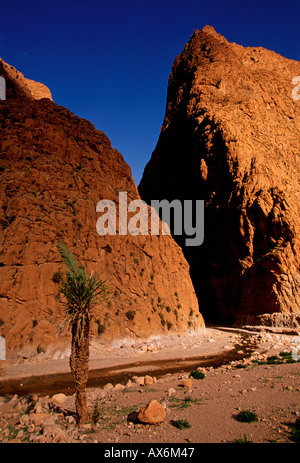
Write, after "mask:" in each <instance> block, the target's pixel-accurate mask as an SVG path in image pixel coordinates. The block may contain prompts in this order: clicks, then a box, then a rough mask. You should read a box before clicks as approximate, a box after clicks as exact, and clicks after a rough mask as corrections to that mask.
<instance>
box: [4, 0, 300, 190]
mask: <svg viewBox="0 0 300 463" xmlns="http://www.w3.org/2000/svg"><path fill="white" fill-rule="evenodd" d="M299 20H300V7H299V2H298V1H296V0H289V2H284V1H277V0H273V1H270V0H266V1H264V0H261V1H258V0H248V1H247V2H245V1H236V0H228V1H225V0H215V1H209V0H206V1H203V0H172V1H170V0H151V1H149V0H140V1H137V0H126V1H121V0H85V1H79V0H60V1H57V0H51V1H44V0H7V1H5V0H0V56H1V58H2V59H4V61H6V62H8V63H9V64H11V65H13V66H15V67H16V68H17V69H18V70H19V71H21V72H22V73H23V74H24V75H25V77H28V78H30V79H33V80H36V81H39V82H43V83H44V84H46V85H47V86H48V87H49V88H50V90H51V92H52V95H53V99H54V101H55V102H56V103H57V104H59V105H62V106H65V107H67V108H69V109H70V110H71V111H72V112H74V113H75V114H76V115H78V116H80V117H84V118H86V119H88V120H90V121H91V122H92V123H93V124H94V125H95V127H96V128H97V129H101V130H103V131H104V132H105V133H106V134H107V136H108V137H109V138H110V140H111V142H112V145H113V146H114V147H115V148H117V149H118V150H119V151H120V152H121V153H122V154H123V156H124V158H125V160H126V161H127V162H128V163H129V165H130V166H131V169H132V173H133V177H134V179H135V181H136V183H137V184H138V183H139V181H140V178H141V176H142V173H143V169H144V167H145V165H146V163H147V162H148V160H149V159H150V156H151V154H152V151H153V150H154V148H155V145H156V142H157V140H158V137H159V132H160V127H161V124H162V122H163V117H164V112H165V103H166V94H167V83H168V77H169V75H170V72H171V67H172V64H173V61H174V59H175V57H176V56H177V55H178V54H179V53H180V52H181V51H182V49H183V47H184V45H185V43H186V42H187V41H188V40H189V38H190V36H191V35H192V33H193V32H194V30H195V29H202V27H203V26H205V25H206V24H209V25H212V26H214V28H215V29H216V31H217V32H219V33H220V34H222V35H224V36H225V37H226V38H227V39H228V40H229V41H231V42H236V43H239V44H241V45H244V46H263V47H266V48H268V49H271V50H274V51H276V52H277V53H280V54H282V55H283V56H286V57H287V58H291V59H296V60H300V32H299V31H300V22H299Z"/></svg>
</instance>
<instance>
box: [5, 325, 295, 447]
mask: <svg viewBox="0 0 300 463" xmlns="http://www.w3.org/2000/svg"><path fill="white" fill-rule="evenodd" d="M298 335H299V333H297V331H291V330H280V329H277V330H276V329H271V328H264V327H260V328H253V329H251V327H250V329H245V330H237V329H229V328H222V327H216V328H211V327H209V328H205V329H203V330H202V331H201V332H199V333H198V334H197V335H196V334H189V335H187V336H169V337H166V338H163V337H157V338H155V337H153V338H152V339H148V340H146V341H139V342H136V343H135V344H132V343H131V342H130V340H123V341H120V342H115V343H114V344H112V345H110V346H104V345H102V346H101V345H97V344H96V343H95V342H93V341H92V343H91V354H90V379H89V383H88V389H87V398H88V404H89V411H90V418H91V419H90V421H88V422H87V423H86V424H84V425H81V426H78V425H77V424H76V422H75V419H74V412H75V398H74V390H73V386H72V377H71V376H70V373H69V366H68V358H67V356H66V357H65V358H61V359H55V360H53V359H52V360H50V359H45V358H43V357H41V358H40V359H39V358H38V357H37V358H35V359H31V360H28V359H27V360H26V359H25V360H23V361H22V362H18V363H16V362H13V361H6V362H2V363H1V365H0V366H1V367H2V374H1V376H0V442H2V443H4V442H7V443H23V442H32V443H34V442H37V443H43V442H47V443H48V442H49V443H56V442H66V443H75V442H78V443H93V442H100V443H111V444H117V443H128V444H134V443H164V444H166V443H172V445H175V444H177V443H183V444H186V443H235V442H253V443H271V442H277V443H293V442H295V441H297V439H299V431H298V434H297V431H296V430H295V422H296V419H297V418H298V417H299V416H300V367H299V362H298V358H299V357H298V353H297V350H299V344H300V340H299V337H297V336H298ZM295 359H296V361H295ZM197 368H198V371H200V372H201V373H203V374H204V377H203V378H202V379H195V378H191V384H188V383H189V382H185V380H186V379H189V375H190V373H191V371H193V370H196V369H197ZM184 384H186V385H184ZM153 399H157V400H158V401H159V402H160V403H161V404H163V406H164V407H165V409H166V417H165V420H164V422H163V423H161V424H158V425H151V424H142V423H140V422H138V421H137V420H136V419H135V418H136V413H135V412H138V411H139V410H140V409H141V408H142V407H143V406H144V405H145V404H147V403H148V402H149V401H151V400H153ZM244 410H251V411H252V412H254V413H255V414H256V417H257V420H256V421H253V422H240V421H239V420H238V419H237V415H238V414H239V412H241V411H244ZM178 420H182V421H181V422H180V421H178ZM180 423H181V425H183V426H184V424H185V425H186V426H188V427H187V428H183V429H179V428H178V427H176V426H178V425H180Z"/></svg>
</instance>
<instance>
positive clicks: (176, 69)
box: [139, 26, 300, 324]
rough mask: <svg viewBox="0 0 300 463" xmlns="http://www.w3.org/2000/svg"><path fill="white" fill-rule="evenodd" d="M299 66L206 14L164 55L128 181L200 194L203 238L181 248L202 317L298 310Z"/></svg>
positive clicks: (272, 315)
mask: <svg viewBox="0 0 300 463" xmlns="http://www.w3.org/2000/svg"><path fill="white" fill-rule="evenodd" d="M299 75H300V63H299V62H297V61H292V60H289V59H286V58H284V57H282V56H280V55H278V54H276V53H274V52H272V51H269V50H266V49H263V48H260V47H256V48H250V47H247V48H243V47H242V46H240V45H237V44H235V43H229V42H228V41H227V40H226V39H225V38H224V37H222V36H221V35H219V34H218V33H217V32H216V31H215V30H214V29H213V28H212V27H210V26H206V27H205V28H204V29H203V30H202V31H201V32H199V31H195V33H194V34H193V36H192V37H191V39H190V41H189V42H188V43H187V44H186V46H185V48H184V50H183V52H182V53H181V54H180V55H179V56H178V57H177V58H176V59H175V62H174V65H173V68H172V73H171V76H170V78H169V85H168V96H167V107H166V114H165V119H164V123H163V126H162V129H161V134H160V137H159V140H158V143H157V146H156V149H155V151H154V152H153V155H152V158H151V160H150V161H149V163H148V165H147V166H146V168H145V171H144V175H143V178H142V181H141V183H140V186H139V191H140V194H141V196H142V198H143V199H145V200H146V201H150V200H151V199H162V198H167V199H174V198H179V199H191V198H193V199H204V200H205V239H204V244H203V245H202V246H200V247H199V248H197V249H196V248H184V247H183V250H184V253H185V256H186V258H187V260H188V262H189V264H190V266H191V276H192V280H193V283H194V286H195V289H196V293H197V296H198V300H199V304H200V307H201V311H202V313H203V315H204V318H205V319H206V320H210V321H214V322H226V323H236V324H243V323H258V324H260V323H262V322H264V323H279V324H281V323H283V324H284V323H286V324H289V323H299V322H300V314H299V311H300V273H299V258H300V251H299V239H300V238H299V231H300V230H299V227H300V218H299V207H300V206H299V197H300V187H299V176H300V162H299V141H300V130H299V129H300V101H299V100H298V101H297V100H294V99H293V98H292V89H293V85H292V79H293V77H295V76H299ZM176 239H177V238H176ZM177 241H178V243H180V244H181V245H182V243H181V241H180V239H177ZM297 319H298V322H297ZM268 320H269V321H268Z"/></svg>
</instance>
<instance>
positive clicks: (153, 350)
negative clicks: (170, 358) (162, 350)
mask: <svg viewBox="0 0 300 463" xmlns="http://www.w3.org/2000/svg"><path fill="white" fill-rule="evenodd" d="M147 351H148V352H157V348H156V347H155V346H154V345H153V344H150V345H149V346H148V347H147Z"/></svg>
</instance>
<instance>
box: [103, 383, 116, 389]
mask: <svg viewBox="0 0 300 463" xmlns="http://www.w3.org/2000/svg"><path fill="white" fill-rule="evenodd" d="M113 388H114V387H113V385H112V384H111V383H107V384H105V386H104V388H103V389H113Z"/></svg>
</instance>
